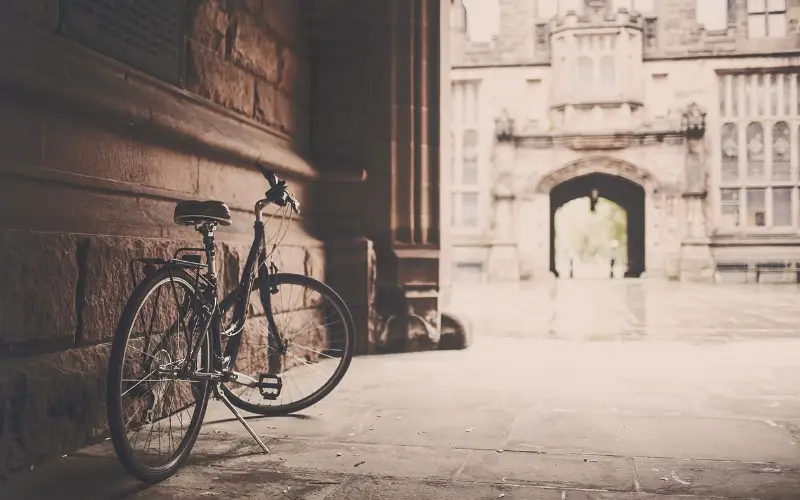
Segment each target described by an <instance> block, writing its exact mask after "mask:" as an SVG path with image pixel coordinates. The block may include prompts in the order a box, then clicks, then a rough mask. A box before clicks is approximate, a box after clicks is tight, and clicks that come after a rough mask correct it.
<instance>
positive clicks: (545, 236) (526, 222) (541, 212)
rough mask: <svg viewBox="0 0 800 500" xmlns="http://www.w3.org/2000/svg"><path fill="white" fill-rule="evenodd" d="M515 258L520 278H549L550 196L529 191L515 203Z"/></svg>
mask: <svg viewBox="0 0 800 500" xmlns="http://www.w3.org/2000/svg"><path fill="white" fill-rule="evenodd" d="M519 221H520V223H519V226H518V235H519V236H518V237H517V241H518V242H519V247H518V258H519V275H520V279H521V280H549V279H552V278H553V277H554V276H553V274H552V273H551V272H550V195H549V194H547V193H531V194H528V195H526V196H525V197H524V198H523V199H522V200H521V202H520V204H519Z"/></svg>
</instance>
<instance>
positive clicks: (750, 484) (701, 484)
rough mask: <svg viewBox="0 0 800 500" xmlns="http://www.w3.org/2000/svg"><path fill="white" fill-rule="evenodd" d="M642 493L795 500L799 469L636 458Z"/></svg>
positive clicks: (798, 493)
mask: <svg viewBox="0 0 800 500" xmlns="http://www.w3.org/2000/svg"><path fill="white" fill-rule="evenodd" d="M634 462H635V464H636V472H637V477H638V479H639V483H640V485H641V489H642V491H646V492H651V493H663V494H694V495H710V496H711V495H715V496H720V497H725V498H759V499H763V500H797V499H798V498H800V467H798V466H791V465H789V466H787V465H781V464H768V463H741V462H720V461H713V460H663V459H655V458H635V459H634Z"/></svg>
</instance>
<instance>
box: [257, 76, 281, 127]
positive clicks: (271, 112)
mask: <svg viewBox="0 0 800 500" xmlns="http://www.w3.org/2000/svg"><path fill="white" fill-rule="evenodd" d="M254 113H255V115H254V117H255V119H256V120H258V121H260V122H263V123H266V124H267V125H277V124H278V90H277V89H276V88H275V85H273V84H271V83H269V82H267V81H266V80H262V79H256V89H255V106H254Z"/></svg>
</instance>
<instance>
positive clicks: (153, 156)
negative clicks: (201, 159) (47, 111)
mask: <svg viewBox="0 0 800 500" xmlns="http://www.w3.org/2000/svg"><path fill="white" fill-rule="evenodd" d="M42 143H43V144H42V149H43V156H44V159H43V163H44V166H45V167H47V168H51V169H54V170H59V171H63V172H71V173H76V174H80V175H85V176H88V177H94V178H99V179H111V180H115V181H120V182H125V183H129V184H135V185H140V186H148V187H154V188H159V189H168V190H170V191H177V192H182V193H194V192H195V190H196V189H197V176H198V172H197V171H198V168H197V158H196V157H195V156H192V155H189V154H185V153H181V152H177V151H175V150H172V149H169V148H165V147H161V146H157V145H153V144H146V143H143V142H142V141H137V140H135V139H132V138H130V137H124V136H122V135H117V134H115V133H113V132H111V131H108V130H102V129H100V128H94V127H90V126H85V125H83V124H81V125H79V124H76V122H75V121H74V120H62V119H49V120H48V121H47V122H46V124H45V126H44V140H43V141H42Z"/></svg>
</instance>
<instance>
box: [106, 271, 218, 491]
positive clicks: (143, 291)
mask: <svg viewBox="0 0 800 500" xmlns="http://www.w3.org/2000/svg"><path fill="white" fill-rule="evenodd" d="M196 289H197V286H196V282H195V279H194V278H192V277H191V276H190V275H188V274H187V273H185V272H184V271H181V270H177V269H173V270H172V271H167V270H166V269H164V270H162V271H159V272H158V273H155V274H154V275H153V276H151V277H149V278H147V279H145V280H144V281H143V282H142V283H141V284H140V285H139V286H138V287H136V289H135V290H134V292H133V294H132V295H131V297H130V299H129V300H128V303H127V304H126V306H125V309H124V311H123V313H122V316H121V318H120V321H119V324H118V326H117V331H116V334H115V336H114V341H113V343H112V345H111V354H110V356H109V366H108V384H107V395H106V397H107V403H106V404H107V410H108V426H109V429H110V431H111V440H112V442H113V444H114V450H115V451H116V453H117V456H118V457H119V460H120V462H122V465H123V466H125V468H126V469H127V470H128V472H130V473H131V474H133V475H134V476H136V477H137V478H139V479H141V480H142V481H146V482H149V483H155V482H158V481H162V480H164V479H166V478H168V477H169V476H171V475H172V474H174V473H175V472H176V471H177V470H178V468H179V467H180V466H181V464H182V462H183V461H184V460H185V459H186V457H187V456H188V454H189V451H190V450H191V448H192V446H193V445H194V443H195V441H196V439H197V435H198V433H199V432H200V426H201V425H202V422H203V417H204V415H205V412H206V407H207V404H208V395H209V384H208V382H196V381H190V380H186V379H185V377H184V378H183V379H181V377H180V375H178V373H179V372H184V373H185V372H187V371H197V370H200V371H208V369H209V367H210V365H211V362H210V352H209V351H210V349H209V345H210V343H209V336H208V328H207V321H205V320H204V318H207V316H204V314H203V313H202V312H200V313H196V312H197V311H202V310H203V308H202V307H200V306H201V304H200V302H199V300H200V299H199V298H197V294H196ZM197 339H200V344H199V345H200V349H199V351H198V354H197V355H196V357H194V359H191V358H192V357H193V356H191V353H192V347H193V346H194V345H195V343H196V341H197Z"/></svg>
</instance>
